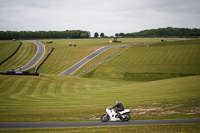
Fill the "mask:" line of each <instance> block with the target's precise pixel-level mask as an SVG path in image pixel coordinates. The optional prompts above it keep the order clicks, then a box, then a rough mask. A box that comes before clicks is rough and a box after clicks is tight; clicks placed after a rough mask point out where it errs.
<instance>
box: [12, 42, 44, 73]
mask: <svg viewBox="0 0 200 133" xmlns="http://www.w3.org/2000/svg"><path fill="white" fill-rule="evenodd" d="M31 42H33V43H35V44H36V45H37V53H36V55H35V56H34V57H33V59H32V60H31V61H30V62H29V63H27V64H26V65H24V66H23V67H21V69H20V68H19V69H17V70H15V72H16V73H21V72H22V71H26V70H27V69H30V68H31V67H32V66H34V65H35V64H37V63H38V62H39V61H40V59H41V58H42V57H43V55H44V53H45V46H44V44H42V43H41V42H37V41H33V40H31Z"/></svg>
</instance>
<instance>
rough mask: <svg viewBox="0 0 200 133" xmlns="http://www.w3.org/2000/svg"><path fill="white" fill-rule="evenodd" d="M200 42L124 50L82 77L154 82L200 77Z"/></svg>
mask: <svg viewBox="0 0 200 133" xmlns="http://www.w3.org/2000/svg"><path fill="white" fill-rule="evenodd" d="M199 52H200V41H199V40H191V41H177V42H168V43H158V44H154V45H149V47H146V46H135V47H131V48H125V49H123V50H120V51H119V52H118V53H116V54H115V55H113V56H112V57H110V58H109V59H108V60H106V61H105V62H104V63H102V64H101V65H100V66H98V67H96V68H94V69H93V70H91V71H90V72H88V73H87V74H85V75H83V77H89V78H100V79H105V78H106V79H122V80H128V81H153V80H159V79H165V78H166V79H167V78H173V77H182V76H188V75H195V74H197V75H198V74H200V54H199Z"/></svg>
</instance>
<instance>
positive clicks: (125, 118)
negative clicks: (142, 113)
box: [120, 113, 131, 121]
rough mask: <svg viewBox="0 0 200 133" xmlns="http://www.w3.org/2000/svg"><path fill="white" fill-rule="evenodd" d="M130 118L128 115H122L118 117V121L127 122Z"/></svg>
mask: <svg viewBox="0 0 200 133" xmlns="http://www.w3.org/2000/svg"><path fill="white" fill-rule="evenodd" d="M130 118H131V116H130V114H129V113H126V114H123V115H122V116H121V117H120V119H121V120H122V121H129V120H130Z"/></svg>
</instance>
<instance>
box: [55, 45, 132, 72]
mask: <svg viewBox="0 0 200 133" xmlns="http://www.w3.org/2000/svg"><path fill="white" fill-rule="evenodd" d="M126 45H130V44H123V45H111V46H105V47H102V48H99V49H97V50H96V51H95V52H93V53H92V54H90V55H88V56H87V57H85V58H83V59H82V60H81V61H79V62H77V63H76V64H74V65H73V66H71V67H70V68H68V69H66V70H65V71H64V72H62V73H60V74H59V75H63V76H70V75H71V74H72V73H73V72H74V71H76V70H77V69H78V68H80V67H81V66H83V65H84V64H86V63H87V62H88V61H90V60H91V59H93V58H94V57H96V56H97V55H99V54H101V53H102V52H104V51H106V50H107V49H109V48H113V47H122V46H126Z"/></svg>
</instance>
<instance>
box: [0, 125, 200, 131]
mask: <svg viewBox="0 0 200 133" xmlns="http://www.w3.org/2000/svg"><path fill="white" fill-rule="evenodd" d="M1 131H2V132H4V133H13V132H15V133H32V132H33V133H41V132H42V133H49V132H51V133H68V132H69V133H88V132H89V133H116V132H118V133H133V132H136V133H198V132H199V131H200V125H199V124H176V125H174V124H172V125H147V126H144V125H141V126H115V127H78V128H53V129H52V128H45V129H0V132H1Z"/></svg>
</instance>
